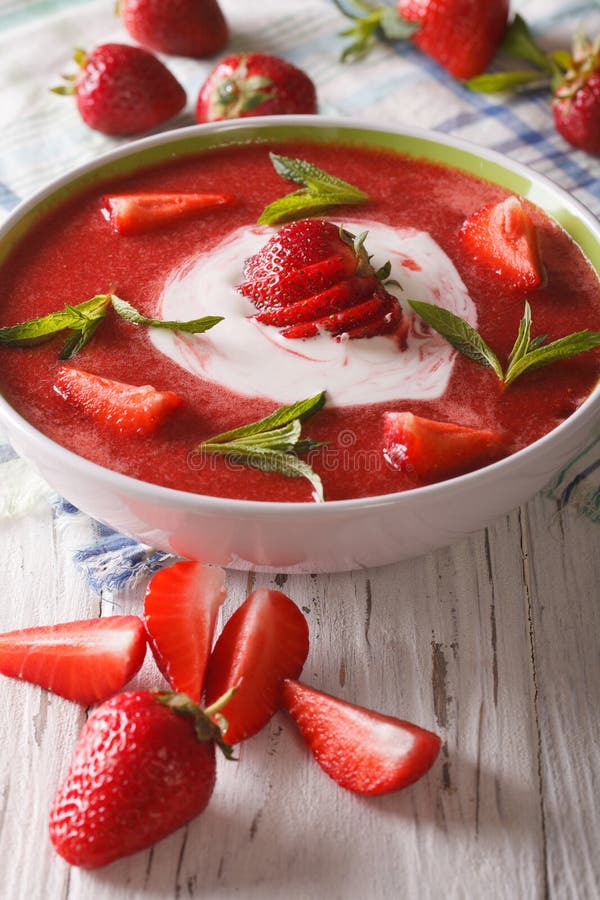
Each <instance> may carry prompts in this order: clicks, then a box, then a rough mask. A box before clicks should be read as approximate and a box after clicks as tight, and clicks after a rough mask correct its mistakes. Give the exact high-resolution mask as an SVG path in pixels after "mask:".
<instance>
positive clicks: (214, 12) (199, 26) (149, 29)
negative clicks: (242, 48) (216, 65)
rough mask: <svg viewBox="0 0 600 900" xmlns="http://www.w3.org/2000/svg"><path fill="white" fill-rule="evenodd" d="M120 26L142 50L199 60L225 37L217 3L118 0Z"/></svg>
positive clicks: (209, 0)
mask: <svg viewBox="0 0 600 900" xmlns="http://www.w3.org/2000/svg"><path fill="white" fill-rule="evenodd" d="M117 10H118V13H119V15H120V16H121V19H122V21H123V25H124V26H125V28H126V29H127V31H128V32H129V34H130V35H131V36H132V38H134V39H135V40H136V41H137V42H138V43H139V44H141V45H142V47H148V48H149V49H150V50H156V51H157V52H159V53H172V54H174V55H176V56H192V57H195V58H197V59H203V58H204V57H206V56H212V55H213V54H215V53H218V52H219V50H222V49H223V47H224V46H225V44H226V43H227V40H228V38H229V29H228V27H227V22H226V21H225V16H224V15H223V13H222V12H221V7H220V6H219V4H218V3H217V0H119V4H118V7H117Z"/></svg>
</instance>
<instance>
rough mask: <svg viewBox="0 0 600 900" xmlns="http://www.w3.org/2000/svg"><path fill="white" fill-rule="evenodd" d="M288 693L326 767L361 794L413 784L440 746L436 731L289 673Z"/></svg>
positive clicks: (289, 705)
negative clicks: (348, 699)
mask: <svg viewBox="0 0 600 900" xmlns="http://www.w3.org/2000/svg"><path fill="white" fill-rule="evenodd" d="M282 698H283V706H284V708H285V709H286V710H287V712H288V713H289V714H290V716H291V717H292V718H293V719H294V721H295V722H296V724H297V726H298V728H299V729H300V733H301V734H302V737H303V738H304V740H305V741H306V743H307V744H308V747H309V749H310V751H311V753H312V754H313V756H314V758H315V759H316V761H317V762H318V764H319V765H320V766H321V768H322V769H323V771H324V772H326V773H327V774H328V775H329V777H330V778H333V780H334V781H335V782H337V784H339V785H340V786H341V787H343V788H346V789H347V790H349V791H353V792H354V793H356V794H367V795H372V794H386V793H389V792H391V791H398V790H400V789H401V788H404V787H407V786H408V785H409V784H413V783H414V782H415V781H417V780H418V779H419V778H421V777H422V776H423V775H425V773H426V772H428V771H429V769H430V768H431V767H432V765H433V764H434V762H435V760H436V758H437V756H438V753H439V751H440V746H441V740H440V738H439V737H438V735H437V734H433V732H431V731H426V730H425V729H424V728H420V727H419V726H418V725H413V724H411V723H410V722H405V721H403V720H402V719H396V718H394V717H393V716H384V715H381V714H380V713H377V712H373V711H372V710H369V709H365V708H364V707H361V706H355V705H353V704H352V703H346V702H345V701H344V700H339V699H338V698H336V697H332V696H331V695H330V694H324V693H323V692H322V691H317V690H315V689H314V688H310V687H307V686H306V685H304V684H301V683H300V682H298V681H293V680H290V679H286V681H285V682H284V684H283V691H282Z"/></svg>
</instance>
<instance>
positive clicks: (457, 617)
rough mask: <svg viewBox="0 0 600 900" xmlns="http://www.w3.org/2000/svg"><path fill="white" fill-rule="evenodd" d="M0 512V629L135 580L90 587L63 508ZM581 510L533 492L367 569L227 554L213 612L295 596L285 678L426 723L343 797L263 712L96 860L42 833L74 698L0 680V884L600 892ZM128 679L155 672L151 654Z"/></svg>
mask: <svg viewBox="0 0 600 900" xmlns="http://www.w3.org/2000/svg"><path fill="white" fill-rule="evenodd" d="M61 523H62V524H61V525H60V527H59V526H57V523H56V521H55V519H54V517H53V515H52V511H51V509H50V508H48V509H46V510H45V511H44V510H42V511H41V512H38V513H36V514H35V515H28V516H25V517H23V518H21V519H15V520H12V521H9V522H4V523H3V524H2V525H1V526H0V541H1V542H2V546H3V550H4V553H3V558H4V561H5V564H4V566H3V571H2V576H1V582H0V591H1V594H2V597H3V602H2V604H1V605H0V629H1V630H8V629H11V628H16V627H21V626H25V625H32V624H37V623H42V622H49V621H59V620H66V619H69V618H82V617H86V616H93V615H97V614H99V613H104V614H108V613H111V612H115V611H116V612H127V613H130V612H131V613H137V612H139V611H140V605H141V596H142V594H143V586H140V587H139V588H138V589H137V590H135V591H132V592H130V593H125V594H121V595H115V596H113V597H112V598H105V599H104V600H103V601H99V599H98V598H97V597H96V596H95V595H94V594H93V593H92V592H91V591H90V589H89V588H88V587H87V585H86V582H85V578H84V577H83V575H82V573H81V572H80V571H79V570H78V569H77V567H76V566H75V564H74V563H73V558H72V557H73V551H74V550H75V549H77V548H78V547H81V546H83V545H85V544H86V543H87V542H89V540H90V538H91V531H90V526H89V524H88V522H87V520H86V519H85V518H84V517H82V516H74V517H70V518H69V520H68V522H67V524H66V525H65V522H64V519H61ZM599 534H600V532H599V531H598V527H597V526H596V525H595V524H594V523H592V522H590V521H589V520H587V519H585V518H584V517H582V516H580V515H578V514H577V513H576V512H574V511H572V510H570V509H568V510H565V511H563V512H559V511H558V510H557V509H556V507H555V505H554V504H553V503H552V502H551V501H549V500H547V499H545V498H543V497H541V496H539V497H537V498H536V499H535V500H534V501H532V502H531V503H530V504H528V505H527V506H526V507H524V508H522V509H521V510H515V511H514V512H513V513H511V514H510V515H508V516H506V517H505V518H503V519H500V520H499V521H497V522H495V523H494V525H493V527H490V528H489V529H487V530H485V531H482V532H480V533H478V534H476V535H474V536H473V537H472V538H471V539H470V540H468V541H465V542H463V543H461V544H458V545H456V546H454V547H452V548H446V549H443V550H440V551H439V552H437V553H434V554H431V555H429V556H426V557H422V558H420V559H416V560H411V561H408V562H403V563H400V564H398V565H394V566H389V567H386V568H382V569H377V570H371V571H369V572H360V573H346V574H336V575H322V576H290V577H286V576H277V577H275V578H271V577H270V576H264V575H261V574H260V573H257V574H250V575H248V574H247V573H235V572H230V573H228V579H227V581H228V591H229V596H228V600H227V604H226V608H225V614H226V615H228V614H229V613H230V612H231V610H232V609H234V608H235V607H236V606H237V605H238V604H239V603H240V602H241V601H242V600H243V598H244V597H245V596H246V594H247V592H248V591H249V590H250V589H251V588H252V587H253V586H254V585H258V584H273V585H277V586H279V587H280V588H281V589H282V590H284V591H286V592H287V593H288V594H289V595H290V596H291V597H293V598H294V600H295V601H296V602H297V603H298V604H299V605H300V606H301V607H302V608H303V609H304V611H305V612H306V615H307V618H308V621H309V623H310V633H311V652H310V656H309V659H308V661H307V664H306V667H305V670H304V676H303V677H304V679H305V680H306V681H307V682H309V683H310V684H313V685H315V686H316V687H319V688H322V689H324V690H327V691H329V692H332V693H335V694H338V695H339V696H342V697H344V698H346V699H348V700H350V701H353V702H358V703H362V704H365V705H367V706H371V707H374V708H377V709H379V710H381V711H384V712H388V713H394V714H397V715H400V716H402V717H405V718H408V719H410V720H413V721H415V722H418V723H420V724H422V725H424V726H425V727H429V728H432V729H433V730H436V731H437V732H438V733H439V734H440V735H441V736H442V738H443V741H444V744H443V749H442V753H441V755H440V758H439V760H438V762H437V763H436V765H435V767H434V768H433V769H432V771H431V772H430V773H429V775H427V776H426V777H425V778H424V779H423V780H422V781H420V782H419V783H418V784H416V785H415V786H413V787H412V788H409V789H407V790H405V791H403V792H400V793H398V794H396V795H391V796H388V797H383V798H376V799H361V798H358V797H355V796H353V795H351V794H349V793H347V792H344V791H342V790H341V789H339V788H338V787H337V786H336V785H335V784H334V783H333V782H331V781H330V780H329V779H328V778H327V776H325V775H324V774H323V773H322V772H321V770H320V769H319V768H318V767H317V766H316V765H315V764H314V762H313V761H312V758H311V757H310V756H309V755H308V753H307V751H306V749H305V747H304V746H303V744H302V742H301V740H300V739H299V737H298V735H297V733H296V732H295V730H294V727H293V725H292V723H291V721H290V720H288V719H287V717H285V715H284V714H278V715H277V716H276V717H275V718H274V719H273V721H272V723H271V725H270V726H269V728H268V729H266V730H265V731H264V732H263V733H261V734H260V735H258V736H256V737H255V738H253V739H251V740H250V741H248V742H247V743H246V744H245V745H243V746H242V747H241V748H240V753H239V757H240V758H239V761H238V762H237V763H228V762H226V761H225V760H223V761H221V762H219V772H218V782H217V787H216V790H215V793H214V796H213V799H212V801H211V804H210V806H209V808H208V810H207V811H206V812H205V813H204V815H202V816H201V817H200V818H198V819H197V820H195V821H194V822H192V823H191V824H190V825H189V826H188V827H186V828H184V829H181V830H180V831H178V832H177V833H175V834H173V835H172V836H170V837H169V838H167V839H166V840H165V841H163V842H161V843H160V844H159V845H157V846H156V847H155V848H153V849H152V850H150V851H148V852H145V853H139V854H137V855H135V856H133V857H130V858H128V859H125V860H122V861H119V862H117V863H115V864H113V865H112V866H109V867H107V868H106V869H103V870H100V871H97V872H93V873H90V872H84V871H80V870H77V869H70V868H69V867H68V866H67V865H66V864H64V863H63V862H62V860H60V859H59V858H58V857H57V856H56V855H55V854H54V853H53V851H52V850H51V848H50V844H49V840H48V837H47V831H46V819H47V811H48V807H49V804H50V801H51V797H52V794H53V791H54V790H55V787H56V785H57V783H58V781H59V779H60V777H61V776H62V775H63V774H64V772H65V771H66V769H67V766H68V762H69V758H70V753H71V747H72V745H73V742H74V740H75V738H76V735H77V733H78V731H79V729H80V727H81V725H82V723H83V721H84V718H85V713H84V712H82V711H80V710H79V709H78V708H77V707H75V706H74V705H72V704H69V703H67V702H66V701H63V700H61V699H60V698H56V697H52V696H51V695H49V694H46V693H44V692H43V691H41V690H39V689H37V688H34V687H31V686H28V685H23V684H19V683H16V682H12V681H9V680H6V681H3V682H2V689H1V691H0V721H1V722H2V730H3V734H2V749H1V751H0V773H1V774H0V781H1V784H2V794H1V796H0V861H1V866H2V884H1V886H0V896H1V897H2V898H7V900H8V898H11V900H18V898H27V900H35V898H40V900H42V898H48V897H51V898H55V897H56V898H58V897H60V898H70V900H84V898H85V900H108V898H115V897H118V898H124V900H125V898H137V897H153V896H154V897H159V896H160V897H203V898H229V897H232V898H233V897H237V896H240V897H244V898H260V900H264V898H281V897H286V898H298V900H304V898H320V897H325V896H327V897H331V898H344V900H345V898H363V897H369V898H388V897H389V898H392V897H398V896H402V897H406V898H410V900H412V898H415V900H427V898H441V897H444V898H451V900H454V898H456V900H458V898H463V897H466V898H479V897H484V896H485V897H486V898H493V900H496V898H498V900H500V898H502V900H504V898H506V900H514V898H520V897H527V898H544V897H551V898H561V900H562V898H573V900H575V898H576V900H579V898H587V897H589V898H593V897H595V896H598V891H599V878H600V865H599V862H598V854H597V850H596V847H597V837H598V833H599V828H598V826H599V819H598V811H597V804H596V797H597V796H598V787H599V785H598V772H599V771H600V740H599V738H600V735H599V733H598V728H599V726H598V714H597V710H598V708H599V705H600V704H599V696H598V694H599V690H600V654H599V652H598V639H597V636H598V633H599V629H598V625H599V624H600V623H599V617H600V612H599V610H598V602H597V601H598V588H597V585H598V580H599V576H600V561H599V554H598V549H599V542H598V536H599ZM135 683H136V684H144V685H145V686H151V687H154V686H158V685H159V684H160V683H161V682H160V677H159V676H157V675H156V672H155V670H154V668H153V664H152V662H151V660H150V659H147V660H146V663H145V665H144V669H143V670H142V673H140V675H138V676H137V678H136V682H135Z"/></svg>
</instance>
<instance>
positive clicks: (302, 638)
mask: <svg viewBox="0 0 600 900" xmlns="http://www.w3.org/2000/svg"><path fill="white" fill-rule="evenodd" d="M307 655H308V625H307V622H306V619H305V618H304V616H303V615H302V613H301V612H300V610H299V609H298V607H297V606H296V604H295V603H294V602H293V601H292V600H290V599H289V597H286V595H285V594H282V593H281V592H280V591H272V590H269V589H268V588H259V589H258V590H256V591H254V593H253V594H250V596H249V597H248V599H247V600H246V601H245V602H244V603H243V604H242V605H241V606H240V608H239V609H238V610H237V611H236V612H235V613H234V614H233V615H232V616H231V618H230V619H229V621H228V622H227V623H226V625H225V627H224V628H223V631H222V632H221V634H220V636H219V639H218V641H217V643H216V644H215V648H214V650H213V652H212V655H211V657H210V660H209V663H208V671H207V675H206V698H205V703H206V706H210V705H211V704H213V703H215V702H216V701H217V700H218V699H219V698H220V697H222V696H223V694H225V692H226V691H228V690H229V689H230V688H232V687H235V688H237V690H236V693H235V694H234V695H233V697H232V698H231V700H229V702H228V703H227V706H226V708H225V710H224V714H225V717H226V719H227V722H228V727H227V729H226V730H225V731H224V732H223V737H224V739H225V740H226V741H227V743H228V744H237V743H238V742H239V741H242V740H245V739H246V738H249V737H252V735H254V734H256V733H257V732H258V731H260V730H261V728H263V727H264V726H265V725H266V724H267V722H268V721H269V719H270V718H271V716H272V715H273V714H274V713H275V712H276V711H277V709H278V708H279V706H280V704H281V686H282V683H283V679H284V678H297V677H298V676H299V675H300V672H301V671H302V666H303V665H304V661H305V660H306V657H307Z"/></svg>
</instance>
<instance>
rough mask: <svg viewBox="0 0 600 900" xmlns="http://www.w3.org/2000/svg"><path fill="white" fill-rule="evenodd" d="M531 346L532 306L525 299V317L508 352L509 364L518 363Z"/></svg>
mask: <svg viewBox="0 0 600 900" xmlns="http://www.w3.org/2000/svg"><path fill="white" fill-rule="evenodd" d="M530 347H531V307H530V305H529V303H528V302H527V300H526V301H525V312H524V313H523V318H522V319H521V321H520V322H519V330H518V332H517V338H516V340H515V343H514V345H513V348H512V350H511V351H510V353H509V354H508V363H509V366H511V365H513V364H516V363H518V362H519V361H520V360H521V359H523V357H524V356H525V354H526V353H527V351H528V350H529V348H530Z"/></svg>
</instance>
